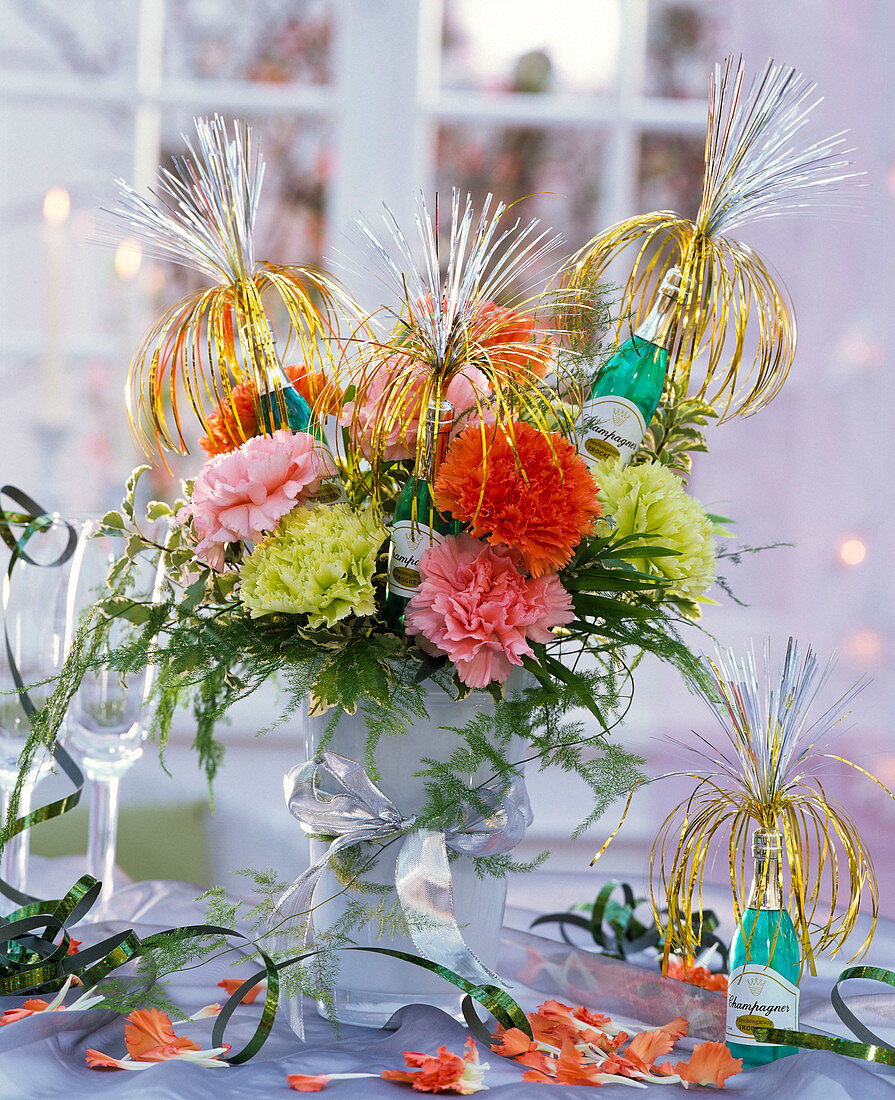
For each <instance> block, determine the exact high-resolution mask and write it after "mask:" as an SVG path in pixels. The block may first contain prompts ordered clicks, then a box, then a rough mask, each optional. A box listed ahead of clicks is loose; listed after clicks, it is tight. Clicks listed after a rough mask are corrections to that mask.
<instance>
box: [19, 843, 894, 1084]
mask: <svg viewBox="0 0 895 1100" xmlns="http://www.w3.org/2000/svg"><path fill="white" fill-rule="evenodd" d="M58 869H59V868H57V870H58ZM61 869H62V870H64V865H62V867H61ZM57 877H58V875H57ZM69 884H70V883H69ZM195 894H196V888H195V887H192V886H188V885H185V884H183V883H170V882H147V883H137V884H134V885H131V886H127V887H125V888H124V889H122V890H121V891H120V893H119V894H118V895H117V899H116V900H115V902H114V910H113V912H114V914H115V920H114V921H112V922H109V923H106V924H104V925H95V926H89V925H88V926H85V927H83V929H81V930H79V931H78V933H77V934H78V938H79V939H82V940H83V941H84V943H85V945H87V944H90V943H91V942H93V941H95V940H96V939H99V938H101V937H102V936H103V935H107V934H110V933H111V932H112V931H115V930H118V929H120V928H121V927H122V926H123V925H124V924H126V925H127V926H130V927H133V928H134V929H135V930H136V932H137V933H138V934H139V935H148V934H149V933H151V932H153V931H157V930H160V929H162V928H168V927H172V926H175V925H183V924H193V923H202V921H203V919H204V914H203V908H202V906H201V905H200V904H196V902H195V901H194V898H195ZM532 915H533V914H530V913H524V912H522V911H520V910H512V911H510V913H509V916H508V924H509V923H512V924H516V925H517V927H516V928H512V927H509V926H508V927H506V928H505V930H504V937H503V945H502V956H501V963H500V970H501V973H502V974H503V975H504V976H506V977H510V978H512V977H513V976H514V975H517V974H519V973H520V971H521V972H524V973H525V974H526V975H527V980H528V982H529V983H530V984H529V985H527V986H526V985H521V984H519V983H518V982H517V983H516V984H515V985H514V987H513V992H514V994H515V996H516V997H517V999H518V1000H519V1001H520V1003H521V1004H522V1006H523V1008H525V1009H526V1010H531V1009H533V1008H534V1007H535V1006H536V1005H537V1004H538V1003H540V1002H541V1001H543V1000H545V999H546V998H547V997H549V996H555V997H557V998H558V999H560V1000H563V1001H565V1002H566V1003H572V1004H580V1003H585V1004H587V1005H588V1007H589V1008H591V1009H593V1010H595V1011H603V1012H609V1013H611V1014H612V1015H613V1016H615V1017H616V1018H620V1019H622V1020H625V1019H628V1020H630V1021H631V1022H637V1021H639V1022H640V1023H642V1024H659V1023H663V1022H667V1020H670V1019H671V1018H673V1017H674V1016H676V1015H678V1014H681V1015H684V1016H687V1017H688V1018H689V1019H690V1020H691V1021H692V1023H693V1030H694V1031H695V1032H697V1033H701V1035H702V1037H709V1036H712V1035H713V1032H714V1031H716V1030H717V1028H718V1027H719V1026H720V1022H721V1021H722V1020H723V1013H724V1000H723V997H722V996H721V995H720V994H709V993H705V992H704V991H702V990H694V989H692V987H689V986H686V985H684V984H683V983H680V982H673V981H661V980H660V979H658V978H657V976H656V975H655V974H654V973H652V972H650V971H646V970H642V969H640V968H637V967H631V966H626V965H624V964H621V963H617V962H615V961H614V960H605V959H600V958H599V957H595V956H593V955H592V954H590V953H587V952H584V951H579V950H575V949H570V948H568V947H566V946H565V945H563V944H561V943H558V942H556V941H555V940H550V939H545V938H541V937H538V936H533V935H530V934H528V933H527V932H525V931H522V930H520V929H521V928H524V927H525V926H527V923H528V919H529V918H530V917H531V916H532ZM119 920H120V923H119ZM868 961H870V962H872V963H874V964H876V965H886V963H889V964H892V965H895V922H891V921H887V920H884V921H881V922H880V927H879V932H878V935H877V938H876V940H875V943H874V948H873V950H872V953H871V956H870V959H869V960H868ZM252 965H253V964H250V963H246V964H245V966H243V967H241V968H239V969H234V968H232V967H231V965H230V963H229V961H228V960H219V961H215V962H212V963H209V964H207V965H206V966H204V967H202V968H201V969H199V970H193V971H190V972H189V973H187V974H184V975H177V976H175V977H174V978H172V979H171V980H170V983H169V984H170V989H171V992H172V995H173V997H174V999H175V1001H176V1002H177V1003H178V1004H179V1005H180V1006H181V1008H182V1010H183V1012H184V1013H185V1014H190V1013H192V1012H195V1011H196V1010H197V1009H198V1008H200V1007H201V1006H202V1005H204V1004H207V1003H209V1002H212V1001H216V1000H221V1001H223V1000H224V999H226V996H225V994H224V991H223V990H221V989H219V988H217V982H218V981H220V980H221V978H224V977H238V976H243V977H245V976H248V975H249V974H250V973H251V972H252ZM844 965H845V962H843V963H842V966H844ZM836 970H837V965H836V964H833V966H832V967H830V966H829V965H828V966H827V968H826V976H825V977H819V978H810V977H809V978H806V979H804V981H803V987H802V1024H803V1025H806V1026H809V1027H811V1028H814V1029H817V1030H826V1031H829V1032H830V1033H832V1034H836V1033H838V1034H846V1033H845V1032H844V1031H843V1029H842V1027H841V1025H840V1024H839V1021H838V1019H837V1018H836V1016H835V1014H834V1013H833V1010H832V1008H831V1006H830V1003H829V990H830V985H831V980H830V977H829V975H830V974H832V973H834V972H835V971H836ZM870 988H872V987H870ZM846 992H848V991H846ZM859 992H860V991H859ZM47 999H48V998H47ZM71 999H72V998H71V996H70V997H69V1000H71ZM21 1000H22V998H6V999H5V1000H4V999H2V998H0V1010H2V1009H5V1008H9V1007H11V1006H13V1005H19V1004H20V1003H21ZM850 1003H851V1004H852V1006H853V1007H856V1006H857V1010H858V1012H859V1015H860V1016H861V1018H862V1019H863V1020H864V1021H865V1022H866V1023H867V1024H868V1026H870V1027H871V1028H873V1029H875V1030H877V1031H878V1032H881V1033H882V1035H883V1036H884V1037H887V1038H888V1039H889V1040H890V1041H891V1042H893V1043H895V993H892V994H876V993H870V992H867V993H866V994H865V995H864V996H858V997H853V998H850ZM261 1008H262V999H259V1000H258V1001H256V1002H255V1004H254V1005H252V1006H240V1008H239V1009H238V1010H237V1012H236V1014H235V1015H234V1018H233V1020H232V1021H231V1024H230V1026H229V1028H228V1032H227V1037H226V1038H227V1041H229V1042H231V1043H232V1044H233V1045H234V1047H236V1046H237V1045H239V1046H241V1045H242V1044H243V1043H245V1042H246V1041H247V1039H248V1038H249V1037H250V1035H251V1034H252V1032H253V1030H254V1027H255V1025H256V1023H257V1021H258V1019H259V1017H260V1014H261ZM306 1017H307V1041H306V1042H304V1043H301V1042H299V1041H298V1039H297V1038H296V1037H295V1035H294V1034H293V1032H292V1031H291V1030H290V1028H289V1025H288V1022H287V1016H286V1013H285V1012H283V1013H282V1014H280V1015H278V1018H277V1021H276V1023H275V1025H274V1028H273V1031H272V1033H271V1036H270V1038H269V1039H268V1041H267V1043H266V1044H265V1046H264V1047H262V1049H261V1051H260V1053H259V1054H257V1055H256V1056H255V1058H254V1059H252V1060H251V1061H250V1062H248V1063H246V1064H245V1065H242V1066H234V1067H231V1068H228V1069H223V1070H209V1069H203V1068H201V1067H197V1066H190V1065H185V1064H182V1063H170V1062H169V1063H165V1064H162V1065H159V1066H157V1067H152V1068H151V1069H148V1070H145V1071H142V1072H139V1073H126V1072H123V1071H115V1072H113V1071H106V1072H100V1071H96V1070H91V1069H88V1068H87V1066H86V1063H85V1060H84V1052H85V1050H86V1049H87V1048H88V1047H94V1048H97V1049H99V1050H101V1051H103V1052H105V1053H107V1054H111V1055H112V1056H114V1057H121V1056H122V1055H123V1053H124V1027H123V1020H122V1019H121V1017H118V1016H114V1015H113V1014H111V1013H109V1012H108V1011H92V1012H91V1011H88V1012H78V1013H71V1014H69V1013H53V1014H38V1015H35V1016H31V1017H28V1018H26V1019H24V1020H20V1021H18V1022H16V1023H14V1024H10V1025H8V1026H5V1027H3V1028H0V1098H3V1100H6V1098H7V1097H8V1098H10V1100H12V1098H15V1100H30V1098H34V1100H49V1098H51V1097H65V1098H71V1097H102V1096H116V1097H118V1096H139V1097H147V1098H152V1100H164V1098H168V1097H170V1098H171V1100H193V1098H196V1100H198V1098H205V1097H208V1098H212V1097H213V1098H220V1097H227V1098H231V1097H247V1098H248V1097H252V1098H257V1097H267V1096H283V1097H285V1096H288V1095H295V1094H293V1093H291V1092H290V1091H289V1090H288V1087H287V1083H286V1076H287V1074H290V1073H308V1074H311V1073H337V1072H358V1071H370V1072H374V1073H378V1072H379V1071H380V1070H382V1069H402V1068H404V1061H403V1057H402V1054H401V1052H402V1051H404V1050H423V1051H429V1052H434V1051H435V1048H436V1047H437V1046H438V1045H439V1044H441V1043H445V1044H446V1045H447V1047H448V1049H451V1050H455V1051H457V1052H461V1051H462V1048H463V1044H464V1042H465V1041H466V1038H467V1034H468V1032H467V1029H466V1027H465V1026H464V1025H463V1024H461V1023H458V1022H457V1021H456V1020H453V1019H451V1018H450V1017H449V1016H447V1015H445V1014H444V1013H441V1012H439V1011H437V1010H435V1009H431V1008H427V1007H423V1006H420V1005H416V1006H414V1005H411V1006H408V1007H407V1008H405V1009H403V1010H402V1011H401V1012H400V1013H399V1014H398V1015H397V1016H396V1017H395V1018H394V1020H393V1021H392V1023H393V1029H392V1030H373V1029H366V1028H357V1027H347V1026H346V1027H343V1028H342V1032H341V1037H340V1038H338V1039H337V1038H336V1037H335V1035H334V1034H333V1031H332V1028H331V1026H330V1025H329V1024H328V1023H327V1022H326V1021H324V1020H321V1019H320V1018H319V1017H317V1015H316V1013H315V1012H314V1010H313V1009H312V1008H311V1009H309V1011H308V1012H307V1013H306ZM210 1025H211V1021H202V1022H197V1023H191V1024H187V1025H183V1026H182V1027H181V1028H180V1029H179V1031H180V1033H185V1034H188V1035H189V1036H190V1037H191V1038H192V1039H194V1040H195V1041H197V1042H199V1043H200V1044H201V1045H203V1046H210V1031H211V1027H210ZM715 1037H718V1038H720V1036H717V1035H716V1036H715ZM691 1045H692V1043H689V1044H687V1043H683V1044H680V1045H679V1048H677V1049H680V1048H684V1049H686V1048H687V1047H688V1046H691ZM479 1053H480V1057H481V1058H482V1060H483V1061H488V1062H489V1064H490V1069H489V1070H488V1072H487V1074H486V1077H485V1083H486V1084H487V1085H488V1086H489V1090H490V1091H489V1094H488V1095H489V1096H492V1097H494V1100H502V1098H506V1100H529V1098H531V1100H535V1098H538V1100H544V1098H545V1097H546V1096H549V1097H555V1098H557V1100H565V1098H568V1100H575V1098H578V1100H580V1097H581V1096H582V1095H586V1093H583V1091H582V1089H581V1088H580V1087H577V1088H576V1087H568V1086H561V1085H553V1086H547V1088H548V1091H547V1092H546V1093H545V1091H544V1086H542V1085H538V1084H534V1083H523V1082H522V1081H521V1077H522V1074H523V1072H524V1069H523V1067H521V1066H518V1065H516V1064H515V1063H513V1062H511V1061H508V1060H507V1059H505V1058H502V1057H500V1056H499V1055H496V1054H493V1053H491V1052H490V1051H487V1050H484V1049H481V1048H480V1051H479ZM684 1057H686V1055H684ZM672 1060H676V1058H675V1057H674V1055H673V1056H672ZM893 1086H895V1071H892V1070H888V1069H886V1068H885V1067H879V1068H873V1067H870V1066H869V1065H868V1064H866V1063H863V1062H859V1061H856V1060H854V1059H849V1058H842V1057H839V1056H837V1055H834V1054H829V1053H814V1052H807V1051H806V1052H801V1053H798V1054H795V1055H793V1056H792V1057H788V1058H783V1059H781V1060H779V1061H777V1062H774V1063H772V1064H771V1065H769V1066H765V1067H762V1068H760V1069H756V1070H751V1071H748V1072H746V1073H743V1074H740V1075H738V1076H736V1077H733V1078H730V1079H729V1080H728V1083H727V1086H726V1089H727V1092H728V1093H729V1094H732V1095H734V1096H737V1097H743V1098H746V1097H778V1096H779V1097H798V1098H799V1100H814V1098H816V1100H835V1098H838V1097H853V1098H855V1100H874V1098H875V1097H882V1096H884V1095H885V1096H886V1097H890V1095H892V1094H893V1091H895V1090H893ZM602 1088H603V1089H604V1090H605V1095H606V1096H607V1097H611V1096H614V1095H618V1096H628V1095H630V1089H629V1087H628V1086H624V1085H604V1086H602ZM649 1088H650V1090H651V1091H652V1092H655V1093H658V1094H659V1095H664V1096H668V1095H669V1093H671V1094H674V1095H681V1096H683V1095H684V1091H683V1089H682V1088H681V1086H679V1085H671V1086H669V1085H663V1086H659V1085H655V1086H649ZM402 1089H403V1090H404V1095H407V1096H410V1095H415V1094H414V1093H411V1091H410V1089H409V1087H408V1086H401V1085H397V1084H394V1083H392V1082H388V1081H383V1080H380V1079H374V1078H368V1079H362V1080H355V1081H333V1082H331V1083H330V1084H329V1085H328V1086H327V1087H326V1089H325V1090H324V1092H323V1093H322V1094H321V1095H330V1096H333V1097H334V1098H339V1097H341V1098H343V1100H368V1098H369V1100H376V1098H378V1097H383V1098H385V1097H391V1098H392V1100H394V1098H396V1097H399V1096H401V1095H402V1092H401V1090H402ZM601 1095H603V1093H601Z"/></svg>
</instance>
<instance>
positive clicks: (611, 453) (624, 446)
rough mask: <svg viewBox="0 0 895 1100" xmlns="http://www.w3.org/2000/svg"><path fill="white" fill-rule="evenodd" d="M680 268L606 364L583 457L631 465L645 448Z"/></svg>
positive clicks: (585, 410) (585, 411) (589, 409)
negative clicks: (645, 437) (641, 446)
mask: <svg viewBox="0 0 895 1100" xmlns="http://www.w3.org/2000/svg"><path fill="white" fill-rule="evenodd" d="M680 278H681V272H680V268H677V267H673V268H671V269H670V270H669V271H668V272H667V274H666V275H665V278H664V279H663V280H662V285H661V286H660V287H659V297H658V300H657V301H656V304H655V305H654V306H653V308H652V309H651V310H650V312H649V313H648V314H647V316H646V319H645V320H644V321H643V323H642V324H640V325H638V326H637V328H636V330H635V331H634V335H633V336H632V337H631V338H630V340H626V341H625V342H624V343H623V344H622V345H621V346H620V347H619V348H618V350H617V351H616V352H615V353H614V354H613V355H612V356H611V357H610V358H609V359H608V360H607V362H606V363H605V364H604V365H603V367H602V369H601V370H600V373H599V374H598V375H597V380H596V382H595V383H594V386H593V389H592V390H591V393H590V397H589V398H588V400H587V401H585V402H584V405H583V407H582V410H581V414H582V430H581V433H580V437H579V445H578V450H579V453H580V455H581V457H582V458H584V459H588V458H596V459H601V458H618V457H619V456H621V459H622V463H623V464H624V465H627V463H628V462H630V461H631V459H632V458H633V457H634V452H635V451H636V450H637V448H638V447H639V446H640V441H641V440H642V439H643V437H644V435H645V433H646V429H647V426H648V425H649V422H650V420H652V418H653V413H654V412H655V411H656V408H657V406H658V404H659V401H660V400H661V398H662V389H663V387H664V385H665V372H666V370H667V367H668V349H669V346H670V345H671V343H672V342H673V340H674V331H675V326H674V323H673V322H674V314H675V307H676V306H677V301H678V297H679V296H680V294H681V286H680Z"/></svg>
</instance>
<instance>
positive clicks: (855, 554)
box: [839, 538, 867, 565]
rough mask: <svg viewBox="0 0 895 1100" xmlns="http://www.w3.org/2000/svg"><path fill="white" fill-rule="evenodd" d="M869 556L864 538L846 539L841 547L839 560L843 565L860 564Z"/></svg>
mask: <svg viewBox="0 0 895 1100" xmlns="http://www.w3.org/2000/svg"><path fill="white" fill-rule="evenodd" d="M866 557H867V547H866V545H865V544H864V542H863V540H862V539H858V538H850V539H846V540H845V541H844V542H843V543H842V544H841V546H840V547H839V560H840V561H841V562H842V564H843V565H860V564H861V562H862V561H863V560H864V559H865V558H866Z"/></svg>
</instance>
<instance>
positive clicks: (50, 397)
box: [41, 187, 71, 427]
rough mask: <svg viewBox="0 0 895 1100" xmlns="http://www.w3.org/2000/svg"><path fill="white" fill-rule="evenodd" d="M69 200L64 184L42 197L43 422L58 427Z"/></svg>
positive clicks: (62, 377) (61, 415) (61, 412)
mask: <svg viewBox="0 0 895 1100" xmlns="http://www.w3.org/2000/svg"><path fill="white" fill-rule="evenodd" d="M70 210H71V200H70V199H69V197H68V192H67V191H66V190H65V188H64V187H51V188H50V190H49V191H47V193H46V196H45V198H44V210H43V214H44V243H45V245H46V254H47V348H46V357H45V359H44V374H43V402H42V404H43V409H42V410H41V411H42V413H43V419H44V422H45V423H46V424H47V425H49V426H50V427H58V426H59V425H60V424H61V423H62V422H63V421H64V419H65V400H64V395H65V388H64V387H65V374H64V369H63V367H64V364H63V324H64V318H63V302H64V287H65V276H66V271H65V243H66V229H65V223H66V222H67V221H68V215H69V212H70Z"/></svg>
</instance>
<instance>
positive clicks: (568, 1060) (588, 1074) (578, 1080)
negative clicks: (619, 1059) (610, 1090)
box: [556, 1039, 606, 1085]
mask: <svg viewBox="0 0 895 1100" xmlns="http://www.w3.org/2000/svg"><path fill="white" fill-rule="evenodd" d="M605 1065H606V1064H605V1063H604V1064H603V1065H599V1066H597V1065H589V1064H587V1063H586V1062H585V1061H584V1059H583V1058H582V1056H581V1051H580V1050H578V1048H577V1047H576V1046H575V1044H574V1043H573V1042H572V1041H571V1040H570V1039H566V1040H565V1041H564V1042H563V1045H562V1053H561V1054H560V1056H559V1058H558V1059H557V1061H556V1083H557V1085H599V1084H601V1083H602V1080H603V1076H604V1074H605V1073H606V1068H605Z"/></svg>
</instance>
